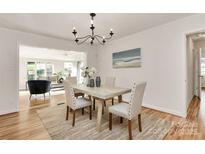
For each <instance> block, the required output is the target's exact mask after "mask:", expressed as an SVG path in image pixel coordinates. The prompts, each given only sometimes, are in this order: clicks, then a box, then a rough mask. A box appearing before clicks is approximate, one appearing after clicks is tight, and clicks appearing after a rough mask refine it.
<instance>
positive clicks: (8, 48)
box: [0, 28, 96, 115]
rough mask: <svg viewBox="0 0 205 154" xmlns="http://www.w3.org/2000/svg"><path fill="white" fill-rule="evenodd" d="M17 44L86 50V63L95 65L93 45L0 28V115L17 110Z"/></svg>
mask: <svg viewBox="0 0 205 154" xmlns="http://www.w3.org/2000/svg"><path fill="white" fill-rule="evenodd" d="M19 44H24V45H28V46H36V47H44V48H52V49H60V50H72V51H82V52H86V53H87V60H88V65H92V66H95V65H96V52H95V51H96V48H95V47H94V46H92V47H90V45H81V46H78V45H76V44H75V43H74V42H71V41H67V40H59V39H55V38H50V37H44V36H40V35H35V34H30V33H23V32H18V31H13V30H9V29H4V28H0V71H1V75H0V85H1V87H0V115H2V114H6V113H11V112H16V111H18V89H19V88H18V86H19V84H18V82H19V73H18V46H19Z"/></svg>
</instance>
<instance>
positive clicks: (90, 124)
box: [37, 104, 172, 140]
mask: <svg viewBox="0 0 205 154" xmlns="http://www.w3.org/2000/svg"><path fill="white" fill-rule="evenodd" d="M96 112H97V109H96V110H95V111H93V118H92V120H89V114H88V113H87V112H85V114H84V115H82V114H81V110H79V111H78V112H77V114H76V122H75V127H72V112H70V114H69V119H68V121H66V120H65V115H66V106H65V105H64V104H63V105H58V106H54V107H48V108H44V109H40V110H38V111H37V113H38V115H39V117H40V118H41V120H42V121H43V124H44V126H45V128H46V129H47V131H48V132H49V134H50V136H51V138H52V139H54V140H127V139H128V129H127V120H126V119H124V121H123V123H122V124H120V122H119V117H115V116H113V128H112V131H110V130H109V129H108V113H107V112H105V113H104V115H103V119H102V125H101V126H102V127H101V132H98V131H97V130H96V120H97V119H96ZM132 126H133V127H132V133H133V139H138V140H160V139H163V138H164V137H165V136H166V135H167V133H168V132H169V130H170V129H171V127H172V123H171V122H170V121H167V120H164V119H161V118H159V117H156V116H155V115H148V114H144V113H143V114H142V132H139V129H138V122H137V120H133V125H132Z"/></svg>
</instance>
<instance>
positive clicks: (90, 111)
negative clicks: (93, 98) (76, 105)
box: [89, 105, 92, 120]
mask: <svg viewBox="0 0 205 154" xmlns="http://www.w3.org/2000/svg"><path fill="white" fill-rule="evenodd" d="M89 109H90V120H92V105H91V106H90V107H89Z"/></svg>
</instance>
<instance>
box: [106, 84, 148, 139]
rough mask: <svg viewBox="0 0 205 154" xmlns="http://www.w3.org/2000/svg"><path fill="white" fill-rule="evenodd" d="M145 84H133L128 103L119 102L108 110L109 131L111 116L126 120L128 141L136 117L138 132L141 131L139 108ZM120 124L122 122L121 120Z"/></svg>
mask: <svg viewBox="0 0 205 154" xmlns="http://www.w3.org/2000/svg"><path fill="white" fill-rule="evenodd" d="M145 87H146V82H142V83H138V84H136V83H134V86H133V88H132V91H131V99H130V102H129V103H125V102H121V103H119V104H116V105H113V106H111V107H109V108H108V111H109V130H112V114H115V115H117V116H120V117H121V118H126V119H128V132H129V139H130V140H131V139H132V122H131V121H132V120H133V119H134V118H136V117H137V116H138V125H139V131H140V132H141V131H142V125H141V106H142V100H143V96H144V91H145ZM121 122H122V120H121Z"/></svg>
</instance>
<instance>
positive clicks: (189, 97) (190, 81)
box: [186, 36, 195, 108]
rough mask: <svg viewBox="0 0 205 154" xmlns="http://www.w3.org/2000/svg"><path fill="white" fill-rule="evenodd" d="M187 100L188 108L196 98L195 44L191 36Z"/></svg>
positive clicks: (188, 45) (188, 40)
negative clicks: (194, 97)
mask: <svg viewBox="0 0 205 154" xmlns="http://www.w3.org/2000/svg"><path fill="white" fill-rule="evenodd" d="M186 42H187V44H186V46H187V50H186V51H187V100H186V107H187V108H188V106H189V104H190V102H191V100H192V98H193V96H194V94H195V93H194V92H195V90H194V51H193V50H194V44H193V40H192V38H191V37H190V36H187V40H186Z"/></svg>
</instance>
